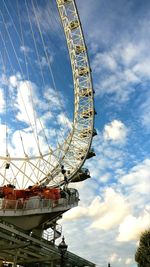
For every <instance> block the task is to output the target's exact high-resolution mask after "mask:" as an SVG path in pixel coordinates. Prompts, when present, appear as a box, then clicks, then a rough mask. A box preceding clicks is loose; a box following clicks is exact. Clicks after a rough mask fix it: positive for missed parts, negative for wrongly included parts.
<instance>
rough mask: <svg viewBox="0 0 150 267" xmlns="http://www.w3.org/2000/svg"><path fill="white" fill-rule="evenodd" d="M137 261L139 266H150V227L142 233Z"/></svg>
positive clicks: (136, 256)
mask: <svg viewBox="0 0 150 267" xmlns="http://www.w3.org/2000/svg"><path fill="white" fill-rule="evenodd" d="M135 261H136V262H137V264H138V267H150V229H149V230H147V231H145V232H143V233H142V234H141V237H140V243H139V247H138V248H137V251H136V253H135Z"/></svg>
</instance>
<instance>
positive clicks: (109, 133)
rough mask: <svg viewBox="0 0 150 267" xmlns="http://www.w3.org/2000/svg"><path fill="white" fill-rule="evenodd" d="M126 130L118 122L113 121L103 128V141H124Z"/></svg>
mask: <svg viewBox="0 0 150 267" xmlns="http://www.w3.org/2000/svg"><path fill="white" fill-rule="evenodd" d="M127 133H128V130H127V128H126V126H125V125H124V124H123V123H122V122H121V121H119V120H114V121H112V122H111V123H110V124H108V125H105V127H104V133H103V135H104V140H112V141H114V142H117V143H124V142H125V141H126V137H127Z"/></svg>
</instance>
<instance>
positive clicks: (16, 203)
mask: <svg viewBox="0 0 150 267" xmlns="http://www.w3.org/2000/svg"><path fill="white" fill-rule="evenodd" d="M78 201H79V198H78V195H77V194H76V191H74V194H73V193H72V194H71V195H68V197H65V198H60V199H57V200H54V199H44V198H41V197H39V196H35V197H30V198H29V199H26V200H24V199H18V200H10V199H3V198H1V199H0V211H1V210H2V211H5V210H14V211H16V210H34V209H41V210H43V209H54V208H56V207H67V206H74V204H75V203H78Z"/></svg>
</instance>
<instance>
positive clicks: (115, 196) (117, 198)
mask: <svg viewBox="0 0 150 267" xmlns="http://www.w3.org/2000/svg"><path fill="white" fill-rule="evenodd" d="M128 212H129V206H128V203H126V201H125V199H124V197H123V196H122V195H120V194H119V193H116V192H115V191H114V190H113V189H112V188H107V189H106V191H105V193H104V201H102V200H101V198H100V197H99V196H96V197H95V198H94V199H93V201H92V202H91V204H90V205H89V206H85V207H82V206H79V207H77V208H75V209H74V210H71V211H69V212H68V213H66V214H65V215H64V219H67V220H72V219H79V218H81V217H85V216H86V217H89V218H91V219H92V223H91V225H90V228H92V229H103V230H108V229H111V228H112V227H116V226H117V225H118V224H119V223H120V222H121V221H122V220H123V218H124V217H125V216H126V215H127V214H128Z"/></svg>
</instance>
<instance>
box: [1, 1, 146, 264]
mask: <svg viewBox="0 0 150 267" xmlns="http://www.w3.org/2000/svg"><path fill="white" fill-rule="evenodd" d="M33 2H34V5H32V1H30V0H29V1H23V0H21V1H17V0H16V1H14V3H13V6H12V1H10V0H5V1H1V3H0V8H1V12H0V32H1V33H0V34H1V42H0V48H1V49H0V51H1V52H0V62H1V66H0V103H1V105H0V131H1V137H0V144H1V155H2V156H4V155H5V154H6V152H9V153H12V154H15V155H18V153H20V154H19V155H21V153H22V154H23V153H24V146H25V148H26V150H27V151H25V152H27V153H29V154H30V155H33V154H34V153H38V145H37V142H36V141H37V140H36V141H35V139H36V138H34V134H33V133H32V132H34V133H35V132H36V133H38V135H39V136H40V146H41V147H42V149H43V151H46V145H45V139H44V136H45V134H46V137H47V138H48V142H50V144H51V146H52V147H53V146H55V144H56V143H57V141H58V139H59V138H61V137H60V134H59V133H60V132H62V129H63V130H64V128H65V127H64V126H66V125H67V126H69V123H70V120H71V119H72V117H73V90H72V89H73V85H72V76H71V70H70V64H69V57H68V52H67V48H66V43H65V39H64V35H63V31H62V28H61V25H60V22H59V19H58V14H57V11H56V5H55V1H54V0H52V1H51V2H50V1H47V0H43V1H41V0H39V1H38V4H39V5H38V6H37V4H36V3H37V1H33ZM76 3H77V6H78V10H79V14H80V19H81V22H82V26H83V30H84V34H85V39H86V42H87V47H88V51H89V57H90V62H91V68H92V74H93V82H94V89H95V92H96V93H95V106H96V111H97V113H98V115H97V116H96V122H95V128H96V129H97V132H98V135H97V136H96V137H94V140H93V147H94V149H95V152H96V157H94V158H93V159H90V160H88V161H87V162H86V164H85V165H86V166H87V167H88V168H89V170H90V173H91V178H90V179H89V180H87V181H85V182H82V183H80V184H77V185H75V186H76V188H77V189H78V190H79V193H80V202H79V206H78V207H77V208H74V209H72V210H70V211H69V212H67V213H66V214H65V215H64V216H63V220H61V221H60V223H61V224H62V225H63V234H64V236H65V238H66V243H67V244H68V246H69V250H70V251H72V252H74V253H77V254H78V255H80V256H81V257H85V258H87V259H89V260H91V261H92V262H94V263H95V264H96V265H97V266H98V267H105V266H107V263H108V262H110V263H111V265H112V267H113V266H114V267H122V266H127V267H135V266H136V264H135V262H134V253H135V250H136V246H137V244H138V239H139V235H140V233H141V231H143V230H144V229H147V228H148V227H149V225H150V205H149V200H150V197H149V195H150V138H149V135H150V90H149V83H150V53H149V43H150V2H149V1H148V0H145V1H141V0H115V1H111V0H94V1H93V0H76ZM16 18H18V20H16ZM37 18H38V22H39V23H40V27H41V29H42V32H43V34H44V35H43V36H44V44H45V51H46V53H45V51H44V50H42V49H43V41H42V39H41V38H40V35H39V33H38V27H37ZM12 40H13V44H12ZM14 40H15V41H14ZM35 40H36V45H35ZM30 89H32V95H31V93H30ZM56 89H58V91H57V90H56ZM24 101H26V103H27V104H26V105H24ZM6 102H7V106H6V104H5V103H6ZM33 106H34V107H36V108H37V107H38V108H37V109H36V115H37V114H38V115H39V116H40V118H41V121H42V124H43V125H44V126H43V127H41V124H40V123H39V121H37V118H35V116H34V113H33V111H32V108H33ZM6 107H7V108H6ZM10 114H11V116H10ZM6 122H7V129H6V126H5V124H6ZM35 122H36V123H35ZM33 128H34V129H33ZM43 128H44V129H46V130H44V133H43ZM6 132H7V134H6ZM22 138H23V142H22ZM6 140H7V142H6ZM29 140H30V144H29ZM6 143H7V144H6ZM7 150H8V151H7ZM71 186H73V185H71ZM58 242H59V241H58Z"/></svg>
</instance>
